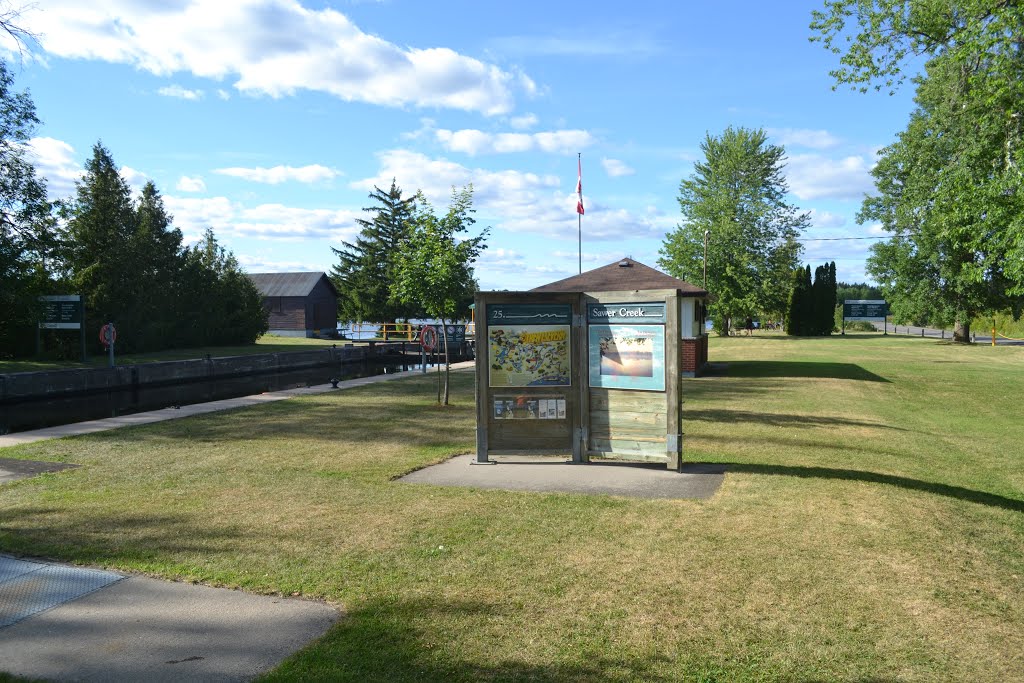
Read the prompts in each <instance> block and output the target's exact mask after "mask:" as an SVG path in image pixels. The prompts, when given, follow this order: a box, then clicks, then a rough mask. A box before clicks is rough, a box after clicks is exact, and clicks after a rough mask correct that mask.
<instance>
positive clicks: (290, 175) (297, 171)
mask: <svg viewBox="0 0 1024 683" xmlns="http://www.w3.org/2000/svg"><path fill="white" fill-rule="evenodd" d="M213 172H214V173H219V174H220V175H226V176H231V177H233V178H241V179H242V180H248V181H250V182H253V183H265V184H267V185H280V184H281V183H285V182H289V181H294V182H299V183H319V182H324V181H327V180H333V179H334V178H336V177H338V176H339V175H341V173H340V172H339V171H336V170H335V169H333V168H327V167H326V166H321V165H320V164H311V165H309V166H298V167H296V166H274V167H272V168H262V167H259V166H257V167H255V168H241V167H232V168H218V169H214V171H213Z"/></svg>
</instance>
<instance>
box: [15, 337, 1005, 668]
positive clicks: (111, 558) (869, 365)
mask: <svg viewBox="0 0 1024 683" xmlns="http://www.w3.org/2000/svg"><path fill="white" fill-rule="evenodd" d="M711 357H712V358H711V359H712V361H716V362H727V363H728V364H729V367H728V372H727V374H725V375H723V376H713V377H705V378H700V379H696V380H687V381H686V382H685V383H684V390H685V392H686V404H685V412H684V425H685V427H684V428H685V431H686V436H685V440H684V443H685V457H686V459H687V460H688V461H691V462H692V461H706V462H717V463H728V464H729V473H728V474H727V475H726V478H725V482H724V484H723V486H722V488H721V489H720V491H719V492H718V493H717V494H716V495H715V497H714V498H712V499H710V500H707V501H665V500H635V499H626V498H615V497H608V496H586V495H570V494H533V493H523V492H503V491H494V490H472V489H455V488H440V487H433V486H427V485H409V484H399V483H395V482H393V481H392V479H393V478H394V477H396V476H397V475H400V474H402V473H405V472H408V471H410V470H412V469H415V468H419V467H422V466H424V465H426V464H429V463H433V462H438V461H440V460H443V459H444V458H446V457H448V456H450V455H452V454H455V453H463V452H467V451H469V450H471V449H472V447H473V444H474V431H473V407H472V401H473V391H472V382H471V380H472V374H471V373H465V372H463V373H455V374H453V378H454V381H455V392H454V402H455V405H454V406H452V407H450V408H448V409H440V408H437V407H435V406H434V405H432V404H433V399H434V392H435V385H434V378H433V377H432V376H427V377H425V378H414V379H410V380H402V381H396V382H388V383H383V384H377V385H372V386H368V387H363V388H360V389H355V390H350V391H345V392H335V393H330V394H322V395H316V396H310V397H305V398H301V399H293V400H289V401H284V402H280V403H274V404H268V405H264V406H259V407H254V408H248V409H243V410H237V411H234V412H229V413H220V414H210V415H206V416H201V417H196V418H188V419H182V420H175V421H171V422H167V423H163V424H158V425H150V426H146V427H139V428H131V429H123V430H119V431H114V432H107V433H101V434H95V435H91V436H88V437H81V438H75V439H67V440H61V441H49V442H40V443H37V444H32V445H29V446H23V447H19V448H11V449H3V450H0V455H2V456H5V457H23V458H33V459H39V460H58V461H67V462H74V463H79V464H81V465H82V467H80V468H78V469H75V470H70V471H66V472H63V473H60V474H51V475H44V476H42V477H38V478H36V479H31V480H23V481H21V482H18V483H15V484H11V485H7V486H4V487H2V489H0V550H3V551H6V552H12V553H18V554H26V555H32V556H39V557H51V558H58V559H62V560H71V561H75V562H81V563H86V564H90V565H98V566H103V567H110V568H115V569H119V570H129V571H138V572H144V573H147V574H151V575H155V576H161V577H165V578H168V579H178V580H186V581H198V582H203V583H208V584H211V585H218V586H231V587H240V588H244V589H246V590H250V591H255V592H260V593H274V594H283V595H297V596H305V597H308V598H315V599H322V600H327V601H329V602H331V603H333V604H336V605H338V606H339V607H341V608H343V609H344V611H345V614H346V616H345V618H344V619H342V620H341V621H340V622H339V623H338V625H336V626H335V627H334V628H333V629H332V630H331V631H330V632H329V633H328V634H327V635H326V636H325V637H324V638H323V639H321V640H319V641H317V642H316V643H314V644H313V645H311V646H310V647H308V648H307V649H305V650H303V651H302V652H300V653H299V654H297V655H296V656H294V657H293V658H291V659H290V660H288V661H287V662H286V663H285V664H284V665H282V666H281V667H280V668H278V669H277V670H276V671H275V672H273V673H272V674H271V675H270V676H269V678H270V679H272V680H277V679H287V680H306V679H316V680H349V681H480V680H484V681H486V680H495V681H496V680H531V681H564V680H568V681H615V682H618V681H634V680H636V681H679V680H695V681H774V680H787V681H793V680H800V681H805V680H844V681H854V680H856V681H868V680H871V681H876V680H878V681H889V680H906V681H938V680H971V681H1009V680H1022V678H1024V673H1022V672H1024V467H1022V465H1024V455H1022V450H1024V449H1022V447H1021V444H1022V443H1024V416H1022V411H1021V405H1022V387H1024V348H1011V347H997V348H991V347H986V346H954V345H951V344H948V343H940V342H936V341H931V340H921V339H918V338H905V337H903V338H894V337H892V336H890V337H887V338H883V337H881V336H874V335H848V336H846V337H845V338H832V339H806V340H794V339H791V338H786V337H782V336H779V335H773V336H756V335H755V336H754V337H738V338H730V339H721V338H713V339H712V340H711ZM0 669H2V663H0Z"/></svg>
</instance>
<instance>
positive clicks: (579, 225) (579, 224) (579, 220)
mask: <svg viewBox="0 0 1024 683" xmlns="http://www.w3.org/2000/svg"><path fill="white" fill-rule="evenodd" d="M576 168H577V169H578V170H579V181H578V184H577V189H578V194H579V199H580V202H582V201H583V189H582V187H583V155H582V152H576ZM576 237H577V239H578V240H579V243H578V247H577V253H578V255H579V257H580V275H582V274H583V214H582V213H580V211H579V205H577V210H576Z"/></svg>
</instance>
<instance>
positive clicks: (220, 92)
mask: <svg viewBox="0 0 1024 683" xmlns="http://www.w3.org/2000/svg"><path fill="white" fill-rule="evenodd" d="M217 97H219V98H220V99H222V100H225V101H227V100H230V99H231V93H229V92H228V91H227V90H225V89H224V88H217Z"/></svg>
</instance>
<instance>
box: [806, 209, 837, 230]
mask: <svg viewBox="0 0 1024 683" xmlns="http://www.w3.org/2000/svg"><path fill="white" fill-rule="evenodd" d="M809 213H810V214H811V224H812V225H814V227H816V228H841V227H842V226H844V225H846V216H840V215H839V214H837V213H832V212H831V211H818V210H817V209H811V210H810V211H809Z"/></svg>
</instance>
